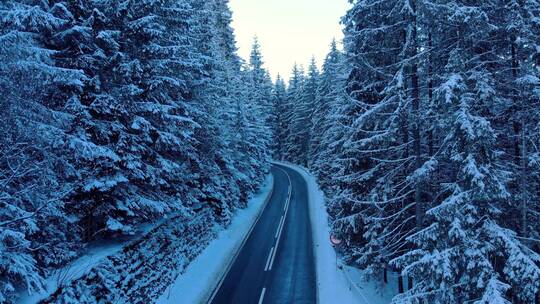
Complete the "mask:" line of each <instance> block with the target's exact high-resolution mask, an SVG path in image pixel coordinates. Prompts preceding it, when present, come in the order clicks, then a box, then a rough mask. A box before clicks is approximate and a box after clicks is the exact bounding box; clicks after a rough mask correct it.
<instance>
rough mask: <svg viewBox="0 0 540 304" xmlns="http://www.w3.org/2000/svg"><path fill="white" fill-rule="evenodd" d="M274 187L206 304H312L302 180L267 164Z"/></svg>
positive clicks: (313, 286)
mask: <svg viewBox="0 0 540 304" xmlns="http://www.w3.org/2000/svg"><path fill="white" fill-rule="evenodd" d="M272 174H273V175H274V192H273V194H272V197H271V198H270V201H269V203H268V205H267V206H266V208H265V210H263V213H262V216H261V217H260V219H259V221H258V222H257V223H256V224H255V226H254V228H253V230H252V231H251V234H250V235H249V237H248V239H247V241H246V243H245V244H244V246H243V247H242V248H241V249H240V252H239V254H238V256H237V258H236V260H235V261H234V262H233V264H232V266H231V268H230V270H229V272H228V273H227V274H226V275H225V277H224V279H223V281H222V283H221V284H220V286H218V288H217V289H216V292H215V293H214V294H213V297H212V298H211V300H210V303H214V304H228V303H235V304H250V303H255V304H261V303H295V304H303V303H306V304H307V303H309V304H312V303H316V302H317V300H316V297H317V296H316V283H315V264H314V257H313V246H312V236H311V224H310V221H309V213H308V201H307V185H306V182H305V181H304V179H303V178H302V176H300V175H299V174H298V173H297V172H295V171H294V170H291V169H289V168H287V167H283V166H280V165H274V166H273V167H272Z"/></svg>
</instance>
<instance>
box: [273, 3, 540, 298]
mask: <svg viewBox="0 0 540 304" xmlns="http://www.w3.org/2000/svg"><path fill="white" fill-rule="evenodd" d="M351 4H352V6H351V9H350V10H349V11H348V12H347V14H346V15H345V17H344V18H343V24H344V27H345V40H344V51H343V52H341V51H339V50H338V49H337V47H336V43H333V44H332V45H331V51H330V53H329V55H328V57H327V58H326V60H325V62H324V65H323V70H322V72H321V75H318V74H317V73H315V72H314V69H313V68H310V69H309V70H310V72H309V73H308V75H304V73H303V72H301V71H302V69H300V68H297V67H296V68H295V69H294V71H293V75H292V77H291V82H290V84H289V87H288V90H287V98H285V99H283V98H281V97H278V96H281V95H282V94H281V93H280V94H277V93H276V99H278V100H280V102H279V103H276V105H277V106H279V107H280V108H281V109H285V110H279V112H281V113H283V114H282V115H281V116H280V117H279V120H280V121H279V122H278V123H277V130H279V133H280V134H283V135H284V136H285V138H287V141H286V142H285V147H286V148H285V149H282V150H278V153H277V155H282V156H281V157H283V158H284V159H286V160H289V161H292V162H296V163H299V164H302V165H308V166H309V167H310V169H311V170H312V171H314V172H315V173H316V174H317V176H318V178H319V181H320V184H321V185H322V187H323V188H324V191H325V192H326V194H327V196H328V206H327V207H328V211H329V214H330V216H331V222H332V223H331V224H332V227H333V231H334V233H335V234H336V235H338V236H339V237H340V238H342V239H343V240H345V244H346V245H345V248H344V250H343V258H344V259H345V261H347V262H348V263H350V264H352V265H354V266H356V267H359V268H363V269H365V270H367V273H368V274H370V275H372V276H374V277H379V276H380V278H381V279H382V277H383V273H385V272H386V271H387V270H393V271H396V272H398V273H400V279H399V292H400V294H399V295H398V296H396V297H395V298H394V300H393V302H394V303H396V304H397V303H535V301H538V299H540V254H539V253H540V238H539V237H540V230H539V226H538V224H537V223H538V221H539V218H538V215H539V214H540V213H539V204H538V201H539V199H540V192H539V191H538V190H539V188H538V183H537V175H538V172H539V171H538V161H537V158H538V153H539V151H538V146H539V142H538V123H539V120H538V115H537V114H538V105H539V101H540V95H539V85H540V82H539V79H540V74H539V65H538V64H539V61H538V58H539V55H540V53H539V50H540V48H539V44H538V41H539V40H538V39H539V37H540V31H539V29H540V28H539V27H538V20H540V19H539V18H540V5H539V4H538V2H537V1H499V0H493V1H456V0H448V1H445V0H442V1H429V0H426V1H425V0H388V1H369V0H367V1H365V0H362V1H360V0H358V1H351ZM314 85H315V86H316V89H315V90H314V89H313V86H314ZM277 91H278V90H277V89H276V92H277ZM313 92H316V93H315V94H313ZM282 100H284V101H282ZM283 126H287V127H286V128H283ZM283 151H284V152H283ZM404 277H408V278H409V282H408V283H409V284H407V285H408V286H405V284H404V280H403V278H404ZM407 287H408V288H407Z"/></svg>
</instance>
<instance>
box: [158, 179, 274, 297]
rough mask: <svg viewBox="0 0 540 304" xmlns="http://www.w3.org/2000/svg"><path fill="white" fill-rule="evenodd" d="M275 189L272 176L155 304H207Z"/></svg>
mask: <svg viewBox="0 0 540 304" xmlns="http://www.w3.org/2000/svg"><path fill="white" fill-rule="evenodd" d="M273 189H274V178H273V176H272V175H269V176H268V178H267V180H266V181H265V184H264V187H263V188H262V189H261V191H260V192H259V194H257V195H256V196H255V197H253V198H252V199H251V200H250V201H249V203H248V207H247V208H246V209H243V210H239V211H238V212H237V213H236V215H235V217H234V218H233V220H232V222H231V224H230V225H229V227H227V228H226V229H224V230H222V231H220V232H219V233H218V237H217V238H216V239H215V240H213V241H212V242H210V244H209V245H208V246H207V247H206V248H205V249H204V250H203V252H202V253H201V254H200V255H199V256H198V257H197V258H195V260H193V261H192V262H191V263H190V265H189V266H188V267H187V268H186V271H185V272H184V273H183V274H182V275H180V276H179V277H178V278H177V279H176V280H175V282H174V283H173V284H172V285H170V286H169V287H168V288H167V290H166V291H165V292H164V293H163V294H162V295H161V297H160V298H159V299H158V300H157V301H156V303H158V304H168V303H171V304H172V303H207V302H208V301H209V300H210V298H211V297H212V295H213V293H214V291H215V290H217V288H219V284H220V282H221V280H222V279H223V277H224V276H225V275H226V274H227V272H228V270H229V268H230V266H231V265H232V263H234V260H235V257H236V255H237V254H238V252H239V251H240V250H241V249H242V247H243V244H244V243H245V241H246V239H247V238H248V237H249V234H250V232H251V230H252V229H253V227H254V226H255V224H256V223H257V221H258V219H259V217H260V215H261V214H262V212H263V211H264V209H265V206H266V204H267V203H268V201H269V200H270V198H271V197H272V192H273Z"/></svg>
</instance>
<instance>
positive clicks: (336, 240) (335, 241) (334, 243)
mask: <svg viewBox="0 0 540 304" xmlns="http://www.w3.org/2000/svg"><path fill="white" fill-rule="evenodd" d="M330 243H332V246H334V248H336V249H337V248H338V247H339V245H341V244H342V243H343V240H341V239H339V238H338V237H336V236H335V235H334V234H330ZM337 254H338V253H337V252H336V269H339V266H338V255H337Z"/></svg>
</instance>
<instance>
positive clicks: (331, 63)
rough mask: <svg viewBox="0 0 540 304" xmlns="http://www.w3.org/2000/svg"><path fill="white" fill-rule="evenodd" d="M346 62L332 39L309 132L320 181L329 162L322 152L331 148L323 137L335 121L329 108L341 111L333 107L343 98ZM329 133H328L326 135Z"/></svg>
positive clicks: (313, 166) (331, 142)
mask: <svg viewBox="0 0 540 304" xmlns="http://www.w3.org/2000/svg"><path fill="white" fill-rule="evenodd" d="M345 77H346V72H345V63H344V57H343V54H342V52H341V51H339V50H338V48H337V42H336V40H333V41H332V43H331V46H330V52H329V53H328V55H327V56H326V58H325V61H324V64H323V71H322V73H321V76H320V83H319V86H318V89H317V95H316V98H315V103H314V111H313V117H312V130H311V143H310V145H311V147H310V150H309V151H310V155H309V156H308V159H309V161H310V168H311V169H313V170H314V171H315V172H316V173H317V174H318V175H319V176H320V179H321V180H324V179H325V178H324V177H322V176H321V174H324V173H325V171H327V169H322V167H323V166H325V164H328V162H329V160H328V159H324V158H323V157H322V155H321V154H322V153H324V152H325V151H327V150H329V149H330V147H329V145H332V144H333V142H334V140H333V139H329V138H328V139H326V138H324V137H325V136H332V135H333V134H332V133H333V132H331V131H329V129H330V128H331V127H332V124H333V123H334V120H336V119H337V118H336V116H334V114H335V113H333V112H332V109H338V111H339V109H341V108H342V107H343V105H341V104H339V103H338V104H334V103H335V102H336V99H337V98H338V96H341V97H343V93H344V87H345V80H346V78H345ZM327 133H328V134H327Z"/></svg>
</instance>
